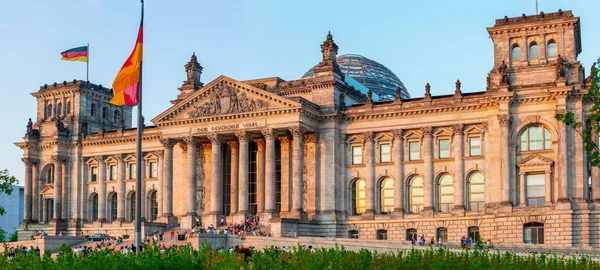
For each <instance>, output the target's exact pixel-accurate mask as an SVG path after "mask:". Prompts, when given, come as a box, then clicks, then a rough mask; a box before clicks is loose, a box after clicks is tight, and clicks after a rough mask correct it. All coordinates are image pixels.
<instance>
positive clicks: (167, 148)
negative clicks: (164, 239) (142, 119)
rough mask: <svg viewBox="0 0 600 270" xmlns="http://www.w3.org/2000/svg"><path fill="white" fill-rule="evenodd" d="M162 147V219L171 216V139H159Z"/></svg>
mask: <svg viewBox="0 0 600 270" xmlns="http://www.w3.org/2000/svg"><path fill="white" fill-rule="evenodd" d="M160 143H161V144H162V145H163V147H164V171H163V186H162V189H163V217H166V218H169V217H172V216H173V145H174V144H175V142H174V141H173V140H172V139H161V140H160Z"/></svg>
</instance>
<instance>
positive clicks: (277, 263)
mask: <svg viewBox="0 0 600 270" xmlns="http://www.w3.org/2000/svg"><path fill="white" fill-rule="evenodd" d="M34 253H35V252H31V254H29V255H27V256H25V255H23V254H20V256H17V257H16V258H14V259H12V260H9V259H8V258H7V257H6V256H2V255H0V269H43V270H51V269H77V270H82V269H119V270H123V269H294V270H303V269H319V270H321V269H344V270H351V269H519V270H520V269H600V264H599V263H598V262H595V261H592V260H590V259H588V258H569V259H565V258H561V257H557V256H546V255H543V254H541V255H536V254H531V255H529V256H517V255H515V254H514V253H510V252H505V253H499V252H490V251H487V250H475V251H471V252H469V251H463V252H452V251H448V250H447V249H427V250H416V249H413V250H404V251H398V252H397V253H395V254H391V253H388V254H378V253H373V252H370V251H368V250H361V251H358V252H354V251H348V250H345V249H344V248H332V249H316V250H314V251H313V252H310V251H308V250H303V249H295V251H294V252H290V253H283V252H278V251H276V250H274V249H267V250H264V251H259V252H255V253H254V254H253V255H252V257H249V258H247V260H244V258H243V257H242V255H238V254H235V253H234V254H230V253H229V252H223V253H221V252H213V251H212V250H211V249H210V248H209V247H208V246H204V247H203V248H202V249H201V250H200V251H194V249H193V248H192V247H191V246H189V245H188V246H186V247H182V248H179V249H178V250H170V251H169V250H167V251H166V252H165V253H164V254H161V253H160V251H159V250H158V248H156V247H153V248H147V249H146V250H145V251H144V253H143V254H140V255H135V254H128V255H122V254H121V253H119V252H113V251H111V250H102V251H97V252H94V253H92V254H91V255H89V256H88V257H85V258H84V257H82V256H77V255H75V254H73V252H71V249H70V248H68V247H66V246H63V248H62V249H61V251H60V252H59V253H58V255H57V258H56V259H52V258H50V256H49V255H46V256H44V257H42V258H40V257H39V256H37V254H34Z"/></svg>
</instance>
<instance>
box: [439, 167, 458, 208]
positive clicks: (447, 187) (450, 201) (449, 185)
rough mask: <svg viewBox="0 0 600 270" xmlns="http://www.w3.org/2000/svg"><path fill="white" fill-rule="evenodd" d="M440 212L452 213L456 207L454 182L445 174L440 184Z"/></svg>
mask: <svg viewBox="0 0 600 270" xmlns="http://www.w3.org/2000/svg"><path fill="white" fill-rule="evenodd" d="M438 194H439V196H438V198H439V200H438V202H439V207H438V210H439V211H440V212H450V211H452V207H453V206H454V181H453V179H452V176H450V175H449V174H444V175H442V176H441V177H440V180H439V182H438Z"/></svg>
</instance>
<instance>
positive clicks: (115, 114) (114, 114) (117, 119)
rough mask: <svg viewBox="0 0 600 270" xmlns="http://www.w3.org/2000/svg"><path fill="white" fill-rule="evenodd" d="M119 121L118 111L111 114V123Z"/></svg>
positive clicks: (119, 113) (119, 114)
mask: <svg viewBox="0 0 600 270" xmlns="http://www.w3.org/2000/svg"><path fill="white" fill-rule="evenodd" d="M120 120H121V112H119V110H115V112H114V113H113V122H119V121H120Z"/></svg>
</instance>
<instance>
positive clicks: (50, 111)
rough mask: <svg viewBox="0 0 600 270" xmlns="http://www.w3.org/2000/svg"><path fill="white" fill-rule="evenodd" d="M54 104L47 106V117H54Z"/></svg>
mask: <svg viewBox="0 0 600 270" xmlns="http://www.w3.org/2000/svg"><path fill="white" fill-rule="evenodd" d="M52 115H53V114H52V104H48V106H47V107H46V117H48V118H52Z"/></svg>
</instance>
